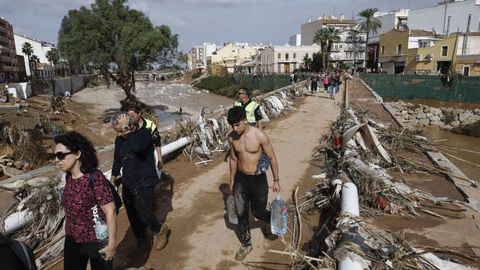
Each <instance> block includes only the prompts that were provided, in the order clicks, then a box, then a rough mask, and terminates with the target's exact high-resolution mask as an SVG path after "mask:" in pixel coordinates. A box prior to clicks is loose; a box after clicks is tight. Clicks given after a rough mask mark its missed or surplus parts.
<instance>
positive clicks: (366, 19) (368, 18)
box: [358, 8, 382, 65]
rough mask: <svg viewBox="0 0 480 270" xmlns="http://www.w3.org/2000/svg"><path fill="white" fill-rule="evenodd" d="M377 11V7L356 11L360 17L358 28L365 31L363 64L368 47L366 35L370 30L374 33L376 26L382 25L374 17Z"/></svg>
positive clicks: (366, 57)
mask: <svg viewBox="0 0 480 270" xmlns="http://www.w3.org/2000/svg"><path fill="white" fill-rule="evenodd" d="M377 11H378V8H367V9H365V10H362V11H360V13H358V16H360V17H361V19H360V21H359V23H358V30H360V31H362V32H365V33H367V40H365V65H366V63H367V59H368V54H367V53H366V52H367V48H368V37H369V35H370V32H372V33H373V34H376V33H377V30H378V28H380V27H382V22H381V21H380V20H379V19H377V18H375V17H374V15H375V13H376V12H377Z"/></svg>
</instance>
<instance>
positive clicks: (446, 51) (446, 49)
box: [442, 46, 448, 56]
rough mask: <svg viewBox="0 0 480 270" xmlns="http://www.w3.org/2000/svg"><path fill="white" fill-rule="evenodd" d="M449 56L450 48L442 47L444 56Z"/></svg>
mask: <svg viewBox="0 0 480 270" xmlns="http://www.w3.org/2000/svg"><path fill="white" fill-rule="evenodd" d="M447 55H448V46H442V56H447Z"/></svg>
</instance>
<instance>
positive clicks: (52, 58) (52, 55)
mask: <svg viewBox="0 0 480 270" xmlns="http://www.w3.org/2000/svg"><path fill="white" fill-rule="evenodd" d="M45 56H46V57H47V60H48V62H50V65H52V66H53V68H54V69H56V66H57V63H58V61H59V60H60V57H59V56H58V51H57V49H55V48H52V49H51V50H50V51H48V52H47V54H46V55H45Z"/></svg>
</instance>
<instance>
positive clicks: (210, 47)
mask: <svg viewBox="0 0 480 270" xmlns="http://www.w3.org/2000/svg"><path fill="white" fill-rule="evenodd" d="M216 50H217V45H216V44H215V43H212V42H205V43H203V54H202V65H203V68H207V66H208V63H207V60H208V57H209V56H212V53H213V52H215V51H216Z"/></svg>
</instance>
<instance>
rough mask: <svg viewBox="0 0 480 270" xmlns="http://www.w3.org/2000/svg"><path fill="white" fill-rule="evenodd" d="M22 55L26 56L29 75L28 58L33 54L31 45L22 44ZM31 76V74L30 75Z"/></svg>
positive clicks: (30, 67) (30, 64)
mask: <svg viewBox="0 0 480 270" xmlns="http://www.w3.org/2000/svg"><path fill="white" fill-rule="evenodd" d="M22 53H23V54H24V55H26V56H27V59H28V67H29V69H30V73H31V71H32V63H31V62H30V57H31V55H32V54H33V46H32V44H30V43H28V42H25V43H23V44H22ZM30 75H31V74H30Z"/></svg>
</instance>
